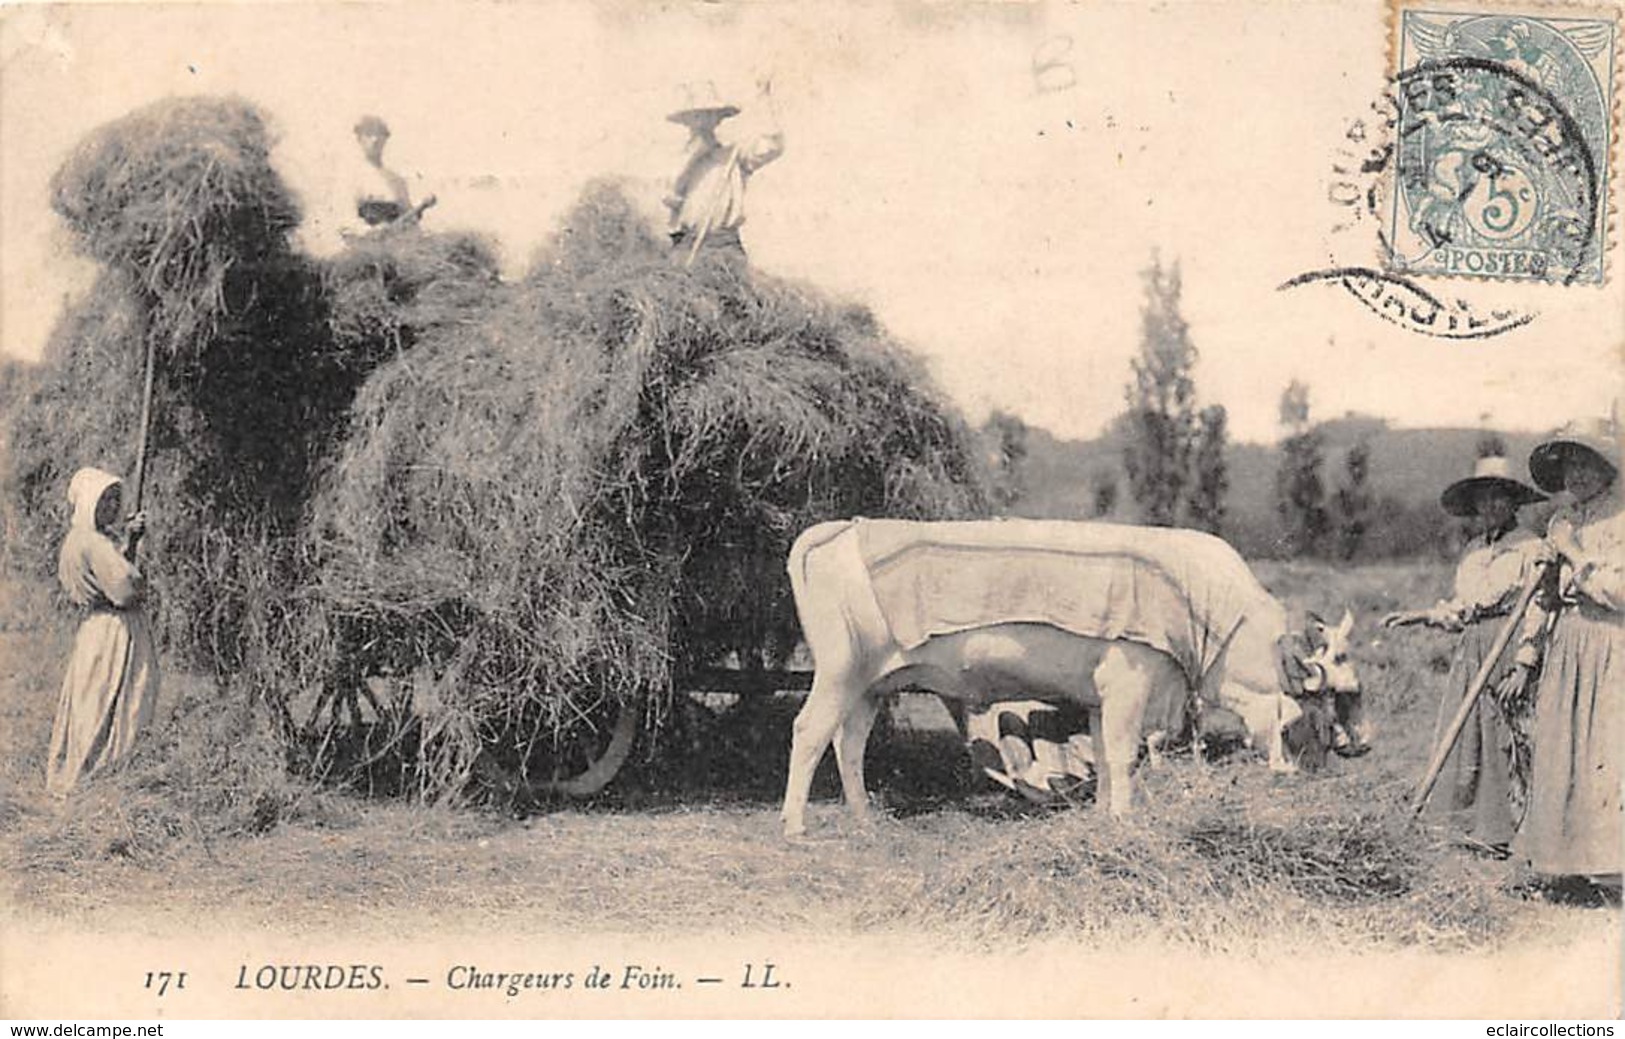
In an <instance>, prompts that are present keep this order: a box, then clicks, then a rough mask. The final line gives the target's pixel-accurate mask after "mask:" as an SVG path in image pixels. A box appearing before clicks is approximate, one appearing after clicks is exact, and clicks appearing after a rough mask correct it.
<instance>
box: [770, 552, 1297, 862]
mask: <svg viewBox="0 0 1625 1039" xmlns="http://www.w3.org/2000/svg"><path fill="white" fill-rule="evenodd" d="M789 570H790V579H791V584H792V587H793V589H794V591H795V599H796V610H797V613H798V615H799V616H800V619H801V625H802V632H803V635H804V637H805V638H806V641H807V646H808V648H809V650H810V651H811V653H812V657H813V664H814V677H813V687H812V692H811V693H810V694H809V695H808V697H807V702H806V704H805V705H804V706H803V708H802V710H801V713H800V714H799V715H798V716H797V718H796V723H795V734H794V740H793V744H792V747H791V759H790V770H789V780H788V783H787V786H786V791H785V805H784V819H785V830H786V832H787V833H790V834H795V833H800V832H802V829H803V814H804V808H805V803H806V799H807V793H808V789H809V787H810V784H811V778H812V771H813V769H814V768H815V767H816V766H817V764H818V760H819V758H821V757H822V756H823V753H824V751H825V749H826V748H828V747H829V746H830V745H831V743H832V742H833V744H834V746H835V753H836V758H837V761H838V763H839V765H840V773H841V782H842V786H843V790H844V793H845V795H846V799H847V801H848V803H849V804H850V805H851V806H852V808H853V810H854V811H855V812H857V813H858V814H859V816H860V817H862V816H864V815H865V814H866V812H867V797H866V793H865V790H864V786H863V778H862V776H863V773H862V768H863V751H864V744H865V743H866V741H867V739H868V734H869V729H870V727H871V726H872V724H873V721H874V714H875V710H876V708H877V704H876V702H875V698H876V696H877V695H879V694H881V693H884V692H887V691H891V690H895V689H899V688H905V687H908V686H911V685H912V686H914V687H916V688H927V689H930V690H931V691H933V692H936V693H938V694H939V695H942V696H944V697H946V698H948V699H950V700H957V701H960V702H963V703H968V704H972V705H975V704H986V703H989V702H992V701H995V700H1000V699H1023V698H1032V699H1040V700H1048V701H1052V702H1067V701H1070V702H1073V703H1076V704H1078V705H1079V706H1081V707H1083V708H1084V709H1086V710H1087V711H1088V712H1089V729H1090V733H1091V739H1092V741H1093V751H1094V759H1095V762H1096V763H1097V766H1098V771H1099V776H1100V794H1099V799H1101V800H1104V801H1106V802H1107V803H1108V804H1109V806H1110V808H1111V810H1112V811H1113V812H1114V813H1118V814H1121V813H1123V812H1126V811H1127V810H1128V807H1129V804H1130V788H1129V767H1130V765H1132V763H1133V761H1134V760H1135V758H1136V757H1137V756H1138V752H1139V749H1140V745H1141V742H1142V737H1143V736H1145V735H1147V734H1150V733H1154V732H1159V731H1167V730H1168V729H1169V728H1177V727H1178V724H1179V721H1178V719H1180V718H1181V717H1182V716H1183V712H1184V710H1185V708H1186V706H1187V703H1188V701H1189V699H1190V697H1191V694H1192V693H1193V692H1197V693H1200V694H1201V696H1202V697H1203V699H1204V700H1205V701H1206V702H1208V703H1210V704H1219V705H1222V706H1225V707H1229V708H1232V709H1234V710H1235V711H1236V712H1237V713H1238V714H1240V715H1242V716H1243V717H1244V718H1246V719H1247V722H1248V725H1249V727H1250V730H1251V731H1252V732H1253V733H1254V735H1255V737H1256V738H1257V739H1259V740H1263V741H1266V742H1267V746H1268V748H1269V750H1270V755H1271V763H1272V764H1278V763H1279V764H1281V765H1283V766H1284V764H1285V762H1284V758H1282V757H1281V748H1280V732H1281V728H1282V725H1283V724H1284V723H1285V722H1288V721H1290V720H1291V718H1292V717H1293V716H1295V715H1296V714H1297V710H1296V707H1295V705H1293V704H1292V703H1291V702H1290V701H1289V700H1287V698H1286V697H1284V696H1282V695H1281V694H1280V691H1279V689H1278V687H1277V686H1278V682H1277V676H1276V664H1275V653H1276V642H1277V640H1278V639H1280V638H1281V636H1282V635H1283V633H1284V631H1285V624H1286V614H1285V611H1284V610H1283V609H1282V608H1281V606H1280V604H1279V603H1278V602H1276V601H1275V599H1274V598H1272V597H1271V596H1270V595H1269V594H1268V593H1267V592H1266V591H1265V590H1264V589H1263V587H1262V586H1261V585H1259V583H1258V581H1257V580H1256V579H1255V578H1254V577H1253V575H1252V573H1251V571H1249V570H1248V569H1247V566H1246V564H1245V563H1244V562H1243V561H1242V560H1241V558H1240V557H1239V556H1238V555H1236V553H1235V551H1234V550H1233V549H1231V548H1230V546H1228V545H1226V544H1225V543H1224V542H1223V541H1220V540H1219V539H1218V538H1215V537H1212V536H1210V535H1206V534H1202V533H1198V532H1195V531H1186V530H1170V529H1164V528H1149V527H1131V526H1123V525H1117V524H1100V523H1068V522H1060V521H1037V520H996V521H988V522H973V523H915V522H906V521H892V520H851V521H843V522H836V523H824V524H819V525H818V526H815V527H813V528H811V529H809V530H807V531H806V532H804V533H803V534H802V535H801V537H799V538H798V539H797V540H796V543H795V546H794V547H793V548H792V549H791V552H790V559H789ZM1260 745H1261V746H1262V745H1265V744H1262V743H1261V744H1260Z"/></svg>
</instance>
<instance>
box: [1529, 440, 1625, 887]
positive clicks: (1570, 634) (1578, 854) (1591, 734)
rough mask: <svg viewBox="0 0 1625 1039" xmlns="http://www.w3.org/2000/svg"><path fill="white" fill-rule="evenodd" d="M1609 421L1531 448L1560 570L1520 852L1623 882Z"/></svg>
mask: <svg viewBox="0 0 1625 1039" xmlns="http://www.w3.org/2000/svg"><path fill="white" fill-rule="evenodd" d="M1619 458H1620V444H1619V432H1618V429H1617V428H1616V427H1615V426H1614V425H1613V424H1612V423H1601V422H1594V423H1586V424H1583V425H1578V426H1572V427H1570V428H1568V429H1566V430H1564V431H1563V432H1562V433H1560V434H1558V435H1557V436H1556V437H1554V438H1553V439H1551V440H1549V441H1547V442H1546V443H1544V444H1541V445H1540V446H1539V447H1537V448H1535V450H1534V452H1533V453H1531V454H1530V456H1529V472H1530V475H1531V476H1533V477H1534V480H1535V483H1536V484H1537V485H1538V486H1540V487H1541V488H1543V489H1545V490H1548V491H1551V492H1553V493H1554V494H1555V493H1557V492H1562V498H1563V500H1562V501H1561V503H1560V507H1559V510H1558V512H1557V513H1556V514H1555V515H1554V516H1553V517H1552V520H1551V523H1550V525H1549V526H1548V528H1547V532H1546V545H1547V546H1548V549H1547V554H1548V555H1549V556H1550V557H1552V558H1555V559H1556V560H1557V561H1558V562H1559V563H1560V564H1561V569H1560V570H1558V572H1557V580H1556V581H1555V582H1554V584H1555V588H1556V591H1557V600H1556V602H1555V603H1553V606H1554V607H1555V608H1556V611H1557V613H1556V619H1555V620H1554V622H1553V624H1552V628H1551V636H1550V639H1549V642H1548V644H1547V648H1546V659H1545V663H1544V665H1543V667H1542V670H1541V674H1540V680H1539V683H1538V684H1537V686H1536V690H1535V753H1534V773H1533V785H1532V789H1531V791H1530V803H1529V814H1528V816H1527V818H1526V819H1525V820H1524V825H1523V828H1522V830H1520V831H1519V834H1518V841H1517V850H1518V852H1519V854H1520V855H1521V856H1523V857H1524V858H1526V859H1527V860H1528V862H1529V864H1530V867H1531V868H1532V869H1533V870H1534V871H1535V872H1537V873H1543V874H1548V875H1553V876H1565V877H1585V878H1588V879H1590V880H1591V881H1592V882H1593V883H1594V884H1598V885H1601V886H1606V887H1610V888H1612V889H1614V890H1615V891H1617V890H1618V888H1619V878H1620V866H1621V859H1622V858H1625V843H1622V842H1625V830H1622V828H1621V811H1622V808H1621V797H1620V794H1621V790H1620V785H1621V783H1622V782H1625V772H1622V771H1621V761H1620V758H1621V755H1622V753H1625V727H1622V726H1621V724H1620V714H1621V707H1622V704H1621V702H1620V701H1621V698H1622V697H1625V510H1622V507H1621V501H1620V496H1619V489H1618V477H1619Z"/></svg>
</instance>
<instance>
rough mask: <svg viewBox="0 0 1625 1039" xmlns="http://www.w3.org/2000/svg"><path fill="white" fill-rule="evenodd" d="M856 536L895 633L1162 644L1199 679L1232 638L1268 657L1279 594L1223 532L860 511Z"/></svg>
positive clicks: (1234, 652)
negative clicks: (1002, 628)
mask: <svg viewBox="0 0 1625 1039" xmlns="http://www.w3.org/2000/svg"><path fill="white" fill-rule="evenodd" d="M858 532H859V543H860V546H861V552H862V555H863V560H864V564H865V566H866V567H867V568H868V571H869V576H870V580H871V582H872V583H873V586H874V592H875V597H876V599H877V600H878V601H879V603H880V609H881V612H882V614H884V616H885V617H886V621H887V623H888V624H890V625H891V630H892V635H893V637H894V638H896V639H897V641H898V642H899V643H900V644H901V645H902V646H903V647H904V648H913V647H915V646H918V645H920V644H921V643H923V642H925V641H926V640H927V639H929V638H931V637H932V636H934V635H946V634H951V633H953V632H959V631H967V630H970V629H973V628H979V627H984V626H986V625H989V624H1000V623H1023V622H1026V623H1041V624H1050V625H1053V626H1055V627H1057V628H1060V629H1062V630H1063V631H1069V632H1071V633H1073V634H1075V635H1081V636H1085V637H1088V638H1099V639H1125V640H1128V641H1131V642H1138V643H1140V644H1142V645H1146V646H1150V647H1151V648H1153V649H1157V650H1161V651H1162V652H1164V653H1167V654H1168V655H1169V656H1171V657H1172V658H1173V659H1174V660H1175V661H1176V662H1177V663H1178V664H1179V667H1180V669H1181V670H1182V671H1184V673H1185V675H1186V677H1187V679H1188V680H1189V681H1190V683H1191V686H1192V688H1200V687H1201V685H1202V683H1203V680H1204V679H1205V677H1206V676H1207V674H1208V672H1209V671H1210V670H1211V669H1212V668H1213V667H1214V665H1215V664H1217V663H1218V662H1219V661H1220V659H1221V657H1222V655H1223V654H1224V652H1225V649H1226V648H1227V647H1228V648H1229V649H1230V651H1231V652H1230V655H1231V659H1232V660H1234V659H1236V658H1237V657H1238V656H1239V657H1242V658H1244V659H1247V660H1249V661H1254V660H1256V661H1266V662H1267V661H1272V660H1273V659H1274V653H1275V639H1276V638H1277V637H1278V636H1279V635H1280V634H1281V632H1282V631H1283V630H1284V629H1285V626H1286V615H1285V611H1284V609H1283V608H1282V606H1281V604H1280V603H1279V602H1277V601H1276V600H1275V598H1274V597H1273V596H1271V595H1270V594H1269V593H1268V592H1267V591H1265V590H1264V587H1263V586H1262V585H1260V584H1259V583H1258V579H1257V578H1256V577H1254V576H1253V573H1252V571H1251V570H1249V569H1248V568H1247V564H1246V563H1245V562H1244V561H1243V560H1242V558H1241V557H1240V556H1239V555H1237V554H1236V551H1235V550H1234V549H1233V548H1231V547H1230V546H1229V545H1228V544H1226V543H1225V542H1224V541H1222V540H1220V539H1219V538H1216V537H1213V536H1212V535H1210V534H1204V533H1201V532H1200V531H1194V530H1178V529H1170V528H1161V527H1132V526H1126V525H1121V524H1115V523H1079V522H1068V521H1063V520H1017V519H1003V520H988V521H982V522H969V523H914V522H909V521H906V520H859V521H858Z"/></svg>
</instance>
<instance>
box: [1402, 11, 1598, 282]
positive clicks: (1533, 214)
mask: <svg viewBox="0 0 1625 1039" xmlns="http://www.w3.org/2000/svg"><path fill="white" fill-rule="evenodd" d="M1395 19H1396V20H1395V25H1394V39H1393V62H1394V67H1393V68H1392V69H1391V72H1392V74H1393V75H1392V80H1393V83H1394V85H1395V93H1396V99H1397V112H1396V118H1397V125H1396V127H1395V129H1394V136H1393V142H1394V153H1393V161H1392V162H1391V163H1390V164H1389V167H1388V171H1389V176H1390V178H1391V182H1390V184H1389V185H1388V190H1387V191H1386V192H1385V195H1386V201H1387V203H1388V205H1387V212H1386V213H1385V214H1383V217H1384V220H1385V238H1386V240H1387V241H1386V246H1387V247H1386V248H1385V249H1384V254H1385V255H1384V263H1385V266H1386V268H1387V270H1388V271H1389V272H1390V273H1394V274H1424V275H1435V276H1446V277H1467V278H1496V279H1509V280H1515V281H1534V282H1549V283H1559V284H1593V285H1595V284H1601V283H1602V282H1603V281H1604V278H1605V273H1606V272H1605V267H1604V257H1605V255H1606V253H1607V235H1608V226H1609V207H1608V199H1609V188H1610V179H1611V176H1610V175H1611V171H1610V168H1609V166H1610V162H1609V159H1610V156H1611V154H1612V151H1613V144H1614V135H1615V133H1616V132H1617V131H1616V129H1615V126H1614V106H1615V95H1616V90H1617V85H1616V75H1617V71H1618V69H1617V57H1616V52H1617V46H1618V33H1619V27H1618V20H1617V17H1611V16H1608V15H1606V14H1588V15H1584V16H1581V15H1577V14H1575V13H1574V12H1572V11H1565V10H1564V9H1562V8H1556V7H1552V8H1546V7H1540V8H1533V9H1523V10H1518V11H1516V12H1513V11H1511V10H1508V9H1500V8H1494V9H1485V8H1480V9H1478V10H1471V9H1461V8H1455V7H1452V6H1449V5H1443V4H1424V3H1419V4H1417V5H1415V6H1410V5H1402V6H1401V8H1400V9H1398V10H1396V12H1395Z"/></svg>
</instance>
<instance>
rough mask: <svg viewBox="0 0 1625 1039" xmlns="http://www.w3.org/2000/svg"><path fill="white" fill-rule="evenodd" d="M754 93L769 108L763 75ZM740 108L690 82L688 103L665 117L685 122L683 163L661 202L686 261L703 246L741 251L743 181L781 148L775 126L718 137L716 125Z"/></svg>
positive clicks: (769, 91)
mask: <svg viewBox="0 0 1625 1039" xmlns="http://www.w3.org/2000/svg"><path fill="white" fill-rule="evenodd" d="M758 91H759V96H760V97H761V98H762V100H763V101H764V102H765V103H766V105H767V109H768V112H769V113H770V115H771V114H772V113H773V103H772V99H773V88H772V83H771V82H769V81H768V80H763V81H762V82H761V83H760V84H759V86H758ZM738 114H739V108H738V106H737V105H729V104H723V103H722V102H721V100H720V99H719V98H718V97H717V94H716V88H715V87H713V86H712V85H711V84H710V83H706V84H704V87H703V88H702V89H694V88H691V89H690V90H689V92H688V97H687V103H686V104H685V106H684V107H683V108H680V109H678V110H677V111H675V112H673V113H672V114H671V115H668V116H667V117H666V118H667V119H668V120H669V121H671V122H674V123H679V124H681V125H683V126H686V127H688V131H689V136H688V141H687V142H686V143H685V144H684V146H683V168H682V171H681V172H680V173H678V174H677V178H676V180H674V181H673V182H672V188H671V194H670V195H668V196H667V197H666V208H667V209H668V210H670V211H671V228H670V233H671V240H672V246H673V248H675V249H677V250H679V251H680V253H681V255H683V256H684V257H685V262H688V263H692V262H693V259H694V257H695V255H696V254H697V253H698V252H699V250H700V249H701V248H702V247H705V248H725V249H733V250H736V251H737V252H739V253H741V254H743V253H744V251H745V247H744V243H743V242H741V241H740V238H739V226H740V225H741V224H743V223H744V222H745V182H746V181H747V180H749V179H750V176H751V174H753V173H755V172H756V171H757V170H759V169H761V168H762V167H763V166H765V165H767V164H768V163H770V162H772V161H773V160H774V159H776V158H778V157H779V156H780V155H782V154H784V134H783V132H781V131H780V130H779V129H778V126H777V119H776V117H775V118H774V128H773V129H772V130H770V131H768V132H767V133H763V134H758V135H756V136H754V137H750V138H747V139H745V140H741V141H737V142H735V143H733V144H724V143H722V142H721V141H720V140H718V139H717V134H716V131H717V126H718V125H719V124H720V123H721V122H722V121H723V120H724V119H729V118H731V117H733V116H736V115H738Z"/></svg>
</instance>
